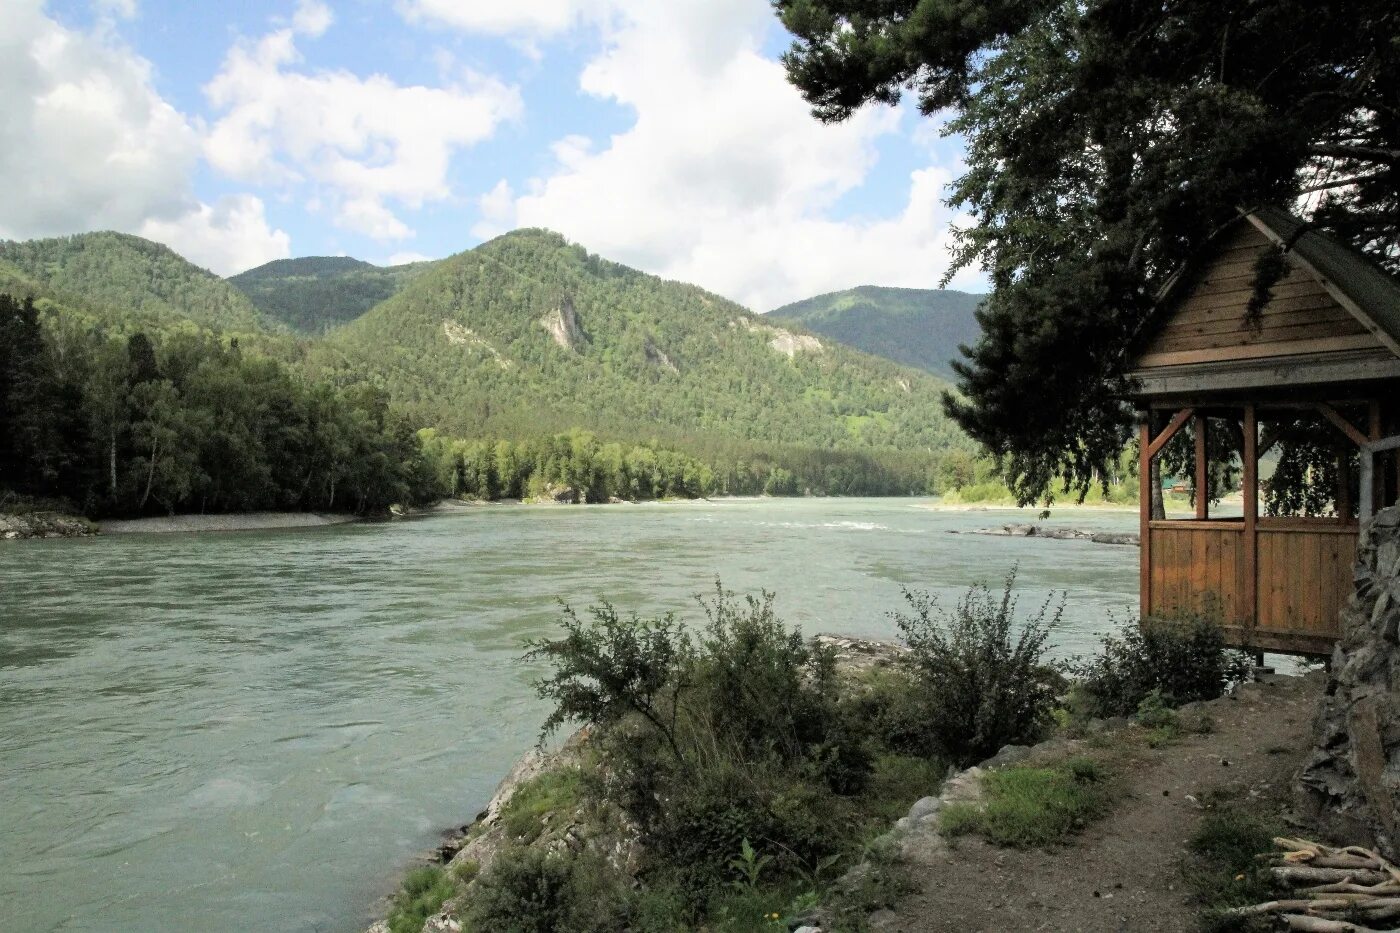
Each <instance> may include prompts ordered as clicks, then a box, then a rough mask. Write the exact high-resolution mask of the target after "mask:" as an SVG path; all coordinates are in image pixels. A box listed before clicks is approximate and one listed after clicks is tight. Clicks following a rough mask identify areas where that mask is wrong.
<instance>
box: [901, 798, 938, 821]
mask: <svg viewBox="0 0 1400 933" xmlns="http://www.w3.org/2000/svg"><path fill="white" fill-rule="evenodd" d="M942 806H943V801H941V800H939V799H938V798H937V797H921V798H920V799H918V800H917V801H915V802H914V805H913V806H912V807H910V808H909V817H908V818H909V819H911V820H914V821H915V822H918V821H919V820H920V819H922V818H923V817H926V816H929V815H931V814H934V813H937V812H938V811H939V809H941V808H942Z"/></svg>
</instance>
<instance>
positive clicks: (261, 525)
mask: <svg viewBox="0 0 1400 933" xmlns="http://www.w3.org/2000/svg"><path fill="white" fill-rule="evenodd" d="M355 520H356V519H355V516H353V515H328V514H321V513H317V512H244V513H242V514H239V515H174V516H171V517H169V518H132V519H123V520H117V521H105V522H99V523H98V530H99V531H100V532H101V533H102V534H104V535H124V534H169V533H172V532H177V531H256V530H261V529H269V528H315V527H318V526H320V525H343V524H345V523H347V522H353V521H355Z"/></svg>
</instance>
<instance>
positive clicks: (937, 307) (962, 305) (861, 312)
mask: <svg viewBox="0 0 1400 933" xmlns="http://www.w3.org/2000/svg"><path fill="white" fill-rule="evenodd" d="M984 297H986V296H984V295H970V294H968V293H967V292H956V291H951V290H948V289H923V288H881V287H879V286H875V285H862V286H860V287H859V288H851V289H847V290H846V291H843V292H831V293H829V294H826V295H818V296H816V297H815V298H808V299H806V300H804V301H798V302H794V303H792V304H790V305H784V306H783V307H781V308H778V309H776V310H774V311H772V312H770V313H769V315H768V316H769V317H771V318H775V319H778V318H781V319H783V320H788V321H794V322H796V323H797V324H799V325H800V326H802V327H805V328H807V329H808V330H810V331H811V332H812V333H814V334H820V335H822V336H824V337H830V338H831V339H832V340H836V341H839V342H841V343H844V344H846V345H847V346H850V347H855V348H856V349H858V350H864V351H865V352H866V353H872V354H874V355H875V356H883V357H885V358H886V359H890V360H894V361H895V362H897V363H903V364H904V365H906V366H913V367H916V368H918V369H922V370H925V371H926V372H930V373H934V374H935V375H938V376H943V377H945V378H952V377H953V370H952V367H951V365H950V361H952V360H955V359H957V358H958V357H959V354H958V346H959V345H960V344H972V343H976V341H977V338H978V336H979V335H980V334H981V332H982V331H981V327H980V326H979V325H978V323H977V318H976V317H974V316H973V312H974V311H976V310H977V306H978V305H979V304H981V302H982V299H983V298H984Z"/></svg>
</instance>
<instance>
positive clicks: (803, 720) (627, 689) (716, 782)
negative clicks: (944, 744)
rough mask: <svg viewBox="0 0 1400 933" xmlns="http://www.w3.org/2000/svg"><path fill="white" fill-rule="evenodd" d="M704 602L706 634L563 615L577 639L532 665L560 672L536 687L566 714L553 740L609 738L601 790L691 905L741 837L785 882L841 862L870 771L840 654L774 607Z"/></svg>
mask: <svg viewBox="0 0 1400 933" xmlns="http://www.w3.org/2000/svg"><path fill="white" fill-rule="evenodd" d="M701 605H702V607H703V608H704V611H705V616H706V624H705V625H704V627H703V628H702V629H701V630H700V631H699V633H698V634H697V635H695V636H692V635H690V634H689V633H687V632H686V631H685V630H684V629H682V628H681V627H680V626H679V624H678V623H676V622H675V620H674V619H673V618H671V617H669V616H668V617H666V618H663V619H656V620H643V619H640V618H637V617H635V616H634V617H632V618H631V619H630V620H625V619H623V618H622V617H621V616H620V615H619V614H618V613H617V612H616V610H614V609H613V608H612V607H611V606H607V605H604V606H601V607H595V608H594V609H592V610H590V612H589V613H588V614H587V615H586V616H579V615H577V614H575V613H573V612H572V611H571V610H567V609H566V613H565V620H564V626H565V636H564V637H563V638H561V639H559V640H557V641H543V642H536V643H533V644H532V646H531V653H530V655H529V656H530V657H532V658H535V659H544V660H548V661H549V662H550V663H551V664H552V665H553V673H552V675H551V676H549V677H547V678H546V679H544V680H541V681H539V683H538V684H537V688H538V690H539V692H540V695H541V696H542V697H543V698H545V699H547V700H551V701H553V703H554V704H555V706H554V711H553V713H552V714H551V716H550V718H549V719H548V720H547V722H546V726H547V728H552V727H555V726H558V725H561V724H562V723H564V722H567V721H583V722H587V723H593V724H598V725H605V726H607V727H608V728H607V729H605V730H603V732H602V733H601V738H600V746H601V748H602V754H603V756H604V758H605V760H606V761H607V764H608V767H607V769H606V770H607V772H608V777H607V779H606V780H605V781H603V782H602V785H601V789H602V792H603V793H604V794H606V795H607V796H608V797H609V799H610V800H611V802H613V803H615V804H616V805H617V806H619V807H620V808H621V809H623V810H624V811H625V812H626V813H627V814H628V816H630V817H631V818H632V820H633V821H634V822H635V823H636V824H637V826H638V827H639V828H640V829H641V831H642V834H643V837H644V839H645V841H646V842H647V844H648V848H649V850H650V851H652V852H654V853H656V854H657V856H658V858H660V859H662V860H663V861H664V862H665V863H666V864H667V865H668V866H670V867H671V868H672V869H673V870H674V871H675V872H676V874H677V877H678V879H679V883H680V884H681V885H682V886H683V887H684V888H685V889H686V890H687V891H689V892H692V893H693V894H698V892H702V891H704V890H705V889H707V888H710V887H714V886H716V885H723V884H724V883H725V881H726V880H728V879H729V875H730V873H729V869H728V865H727V860H728V859H729V858H731V857H732V855H733V853H735V852H737V851H739V848H740V845H741V843H742V841H743V840H744V839H749V840H750V841H751V842H752V844H753V845H754V847H755V848H757V849H758V850H760V851H761V852H762V853H763V854H765V855H769V856H771V857H772V858H773V859H774V860H775V862H777V863H778V869H779V871H780V872H791V871H796V870H798V869H800V868H801V867H802V866H804V865H811V864H816V863H818V862H820V861H821V860H822V859H823V858H825V857H827V856H829V855H830V854H831V853H832V852H834V851H836V850H838V849H839V847H840V846H841V845H843V842H844V836H843V834H844V833H845V832H846V831H847V830H848V824H849V825H853V821H850V820H846V814H848V813H849V811H850V810H851V806H850V803H849V801H848V800H847V799H846V798H850V797H851V796H853V795H856V794H858V793H860V791H861V790H862V789H863V788H864V787H865V784H866V782H867V780H868V778H869V774H870V770H871V755H870V753H869V751H868V749H867V747H866V746H867V741H866V739H865V737H863V736H862V735H859V734H858V733H857V731H856V729H855V727H854V725H853V724H852V723H851V722H850V721H849V720H848V719H847V718H845V717H843V715H842V711H841V708H840V704H839V702H838V699H837V689H836V688H837V684H836V674H835V665H834V661H833V658H832V655H831V652H830V651H827V650H824V649H822V648H820V647H819V646H816V645H814V644H812V643H810V642H807V641H805V640H804V639H803V638H802V635H801V633H800V632H799V631H798V630H796V629H790V628H788V627H787V626H785V625H784V624H783V623H782V622H781V621H780V620H779V619H778V617H777V615H776V614H775V612H774V610H773V597H772V595H771V594H766V593H765V594H764V595H763V597H762V598H761V599H760V598H752V597H750V598H746V599H742V600H741V599H738V598H736V597H734V596H733V595H732V594H730V593H727V592H725V591H724V590H723V588H721V587H719V586H718V585H716V591H715V596H714V597H713V598H712V599H710V600H708V601H705V600H701ZM842 820H846V823H843V822H841V821H842Z"/></svg>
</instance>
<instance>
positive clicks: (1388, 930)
mask: <svg viewBox="0 0 1400 933" xmlns="http://www.w3.org/2000/svg"><path fill="white" fill-rule="evenodd" d="M1274 844H1275V845H1277V846H1278V847H1279V848H1280V849H1281V850H1282V852H1281V853H1273V854H1271V855H1264V856H1260V858H1262V859H1266V860H1268V861H1269V862H1270V868H1269V872H1270V874H1272V875H1273V878H1274V880H1275V881H1276V882H1278V884H1279V886H1280V887H1285V888H1291V889H1292V890H1291V891H1290V894H1289V896H1288V897H1282V898H1279V899H1277V900H1272V901H1267V902H1265V903H1263V904H1255V905H1253V906H1251V907H1239V908H1236V909H1235V910H1234V911H1233V913H1235V914H1237V915H1239V916H1241V917H1249V916H1263V915H1274V916H1277V917H1278V918H1279V920H1280V921H1281V922H1282V923H1283V924H1284V926H1283V929H1287V930H1298V931H1302V933H1400V868H1397V867H1396V866H1395V865H1393V864H1391V863H1390V862H1389V861H1387V860H1386V859H1384V858H1382V857H1381V856H1380V855H1379V854H1378V853H1376V852H1375V851H1373V850H1371V849H1363V848H1361V847H1360V846H1346V847H1344V848H1340V849H1337V848H1332V847H1330V846H1324V845H1321V844H1319V843H1316V842H1309V841H1308V840H1306V839H1285V838H1279V839H1275V840H1274Z"/></svg>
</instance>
